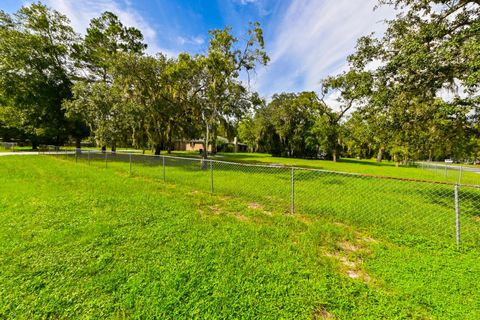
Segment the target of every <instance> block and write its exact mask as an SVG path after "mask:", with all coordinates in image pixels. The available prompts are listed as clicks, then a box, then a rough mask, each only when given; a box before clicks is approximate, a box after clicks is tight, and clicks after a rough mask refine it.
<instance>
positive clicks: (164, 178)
mask: <svg viewBox="0 0 480 320" xmlns="http://www.w3.org/2000/svg"><path fill="white" fill-rule="evenodd" d="M162 167H163V182H165V181H167V179H166V177H165V156H162Z"/></svg>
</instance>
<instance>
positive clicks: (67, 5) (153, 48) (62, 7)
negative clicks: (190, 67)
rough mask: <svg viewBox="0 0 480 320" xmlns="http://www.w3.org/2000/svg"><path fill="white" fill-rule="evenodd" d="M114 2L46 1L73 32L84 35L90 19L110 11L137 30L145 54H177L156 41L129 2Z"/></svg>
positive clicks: (98, 0) (148, 27)
mask: <svg viewBox="0 0 480 320" xmlns="http://www.w3.org/2000/svg"><path fill="white" fill-rule="evenodd" d="M120 1H121V0H120ZM120 1H115V0H82V1H71V0H47V1H46V4H47V5H48V6H49V7H52V8H54V9H56V10H57V11H59V12H61V13H63V14H65V15H66V16H67V17H68V18H69V19H70V20H71V22H72V27H73V28H74V30H75V31H77V32H79V33H81V34H85V32H86V29H87V27H88V25H89V23H90V20H91V19H92V18H96V17H99V16H100V15H101V14H102V13H103V12H104V11H111V12H113V13H114V14H116V15H117V16H118V17H119V19H120V21H122V23H123V24H124V25H125V26H129V27H135V28H137V29H139V30H140V31H141V32H142V34H143V36H144V38H145V42H146V43H147V44H148V48H147V53H149V54H155V53H157V52H159V51H161V52H163V53H165V54H167V55H169V56H175V55H176V54H177V52H174V51H172V50H167V49H164V48H162V47H161V46H160V44H159V43H158V40H157V31H156V30H155V28H154V27H152V26H151V25H150V23H149V22H148V21H146V20H145V19H144V18H143V17H142V15H141V14H140V13H139V12H138V11H136V10H135V9H134V8H133V6H132V3H131V1H129V0H124V1H123V2H120Z"/></svg>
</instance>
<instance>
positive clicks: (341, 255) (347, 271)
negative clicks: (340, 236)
mask: <svg viewBox="0 0 480 320" xmlns="http://www.w3.org/2000/svg"><path fill="white" fill-rule="evenodd" d="M367 239H368V240H367ZM375 241H376V240H374V239H372V238H365V237H362V238H360V239H359V242H355V243H352V242H350V241H342V242H339V243H337V251H335V252H333V253H332V252H326V253H325V254H324V255H325V256H326V257H329V258H332V259H335V260H336V261H337V262H338V264H339V271H340V272H341V273H342V274H344V275H345V276H347V277H349V278H351V279H358V280H361V281H363V282H365V283H370V282H372V279H371V277H370V276H369V275H368V273H367V272H366V271H365V270H364V269H363V259H362V258H361V256H362V255H368V254H369V253H370V250H369V248H368V247H367V246H366V244H367V243H368V242H375Z"/></svg>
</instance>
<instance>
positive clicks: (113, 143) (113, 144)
mask: <svg viewBox="0 0 480 320" xmlns="http://www.w3.org/2000/svg"><path fill="white" fill-rule="evenodd" d="M115 152H117V142H115V141H113V142H112V153H115Z"/></svg>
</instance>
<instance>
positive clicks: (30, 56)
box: [0, 3, 82, 146]
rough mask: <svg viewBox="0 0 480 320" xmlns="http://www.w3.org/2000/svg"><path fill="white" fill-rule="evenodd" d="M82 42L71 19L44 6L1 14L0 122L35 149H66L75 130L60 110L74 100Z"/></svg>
mask: <svg viewBox="0 0 480 320" xmlns="http://www.w3.org/2000/svg"><path fill="white" fill-rule="evenodd" d="M77 42H78V36H77V35H76V34H75V33H74V32H73V29H72V28H71V27H70V25H69V21H68V19H67V18H66V17H65V16H64V15H62V14H60V13H59V12H57V11H52V10H50V9H48V8H47V7H45V6H44V5H42V4H40V3H34V4H32V5H30V6H26V7H22V8H21V9H20V10H19V11H18V12H16V13H15V14H13V15H8V14H6V13H4V12H0V61H1V63H0V109H1V110H0V114H1V115H0V117H1V120H0V121H1V123H2V125H3V126H4V127H6V128H16V129H17V130H18V131H19V132H21V133H22V134H23V135H25V136H27V137H28V138H29V139H30V140H31V141H32V143H33V145H34V146H35V145H36V144H38V143H39V142H44V143H45V142H49V143H56V144H59V143H62V142H63V141H65V140H66V139H67V138H68V135H69V128H71V127H72V126H73V127H74V126H75V123H69V121H67V120H66V119H65V116H64V111H63V110H62V108H61V104H62V101H63V100H64V99H69V98H70V97H71V90H70V88H71V86H72V81H71V79H72V77H73V76H74V75H75V73H76V70H75V68H74V66H73V61H72V58H71V54H72V46H73V45H74V44H75V43H77ZM74 132H75V133H78V134H80V135H81V134H82V132H81V131H78V130H77V131H74ZM77 137H79V136H77Z"/></svg>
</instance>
